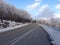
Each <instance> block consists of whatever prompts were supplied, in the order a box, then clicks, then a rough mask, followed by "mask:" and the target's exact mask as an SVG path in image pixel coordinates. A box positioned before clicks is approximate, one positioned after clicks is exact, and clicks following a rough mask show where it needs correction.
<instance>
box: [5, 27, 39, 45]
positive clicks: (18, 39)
mask: <svg viewBox="0 0 60 45" xmlns="http://www.w3.org/2000/svg"><path fill="white" fill-rule="evenodd" d="M37 27H38V26H36V27H35V28H33V29H32V30H30V31H28V32H27V33H25V34H23V35H22V36H19V37H17V38H15V39H14V40H12V41H10V42H8V43H6V44H5V45H8V44H10V45H14V44H15V43H17V42H18V41H20V40H22V39H23V38H24V37H25V36H27V35H28V34H29V33H31V32H32V31H33V30H34V29H36V28H37Z"/></svg>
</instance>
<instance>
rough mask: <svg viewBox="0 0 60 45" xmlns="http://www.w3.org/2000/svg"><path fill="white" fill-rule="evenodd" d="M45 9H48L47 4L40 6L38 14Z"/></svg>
mask: <svg viewBox="0 0 60 45" xmlns="http://www.w3.org/2000/svg"><path fill="white" fill-rule="evenodd" d="M46 7H48V4H46V5H43V6H41V8H40V9H39V12H42V11H43V10H44V9H45V8H46Z"/></svg>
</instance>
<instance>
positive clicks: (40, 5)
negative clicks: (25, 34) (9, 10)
mask: <svg viewBox="0 0 60 45" xmlns="http://www.w3.org/2000/svg"><path fill="white" fill-rule="evenodd" d="M5 1H6V2H7V3H9V4H11V5H14V6H15V7H17V8H19V9H23V10H26V11H28V12H29V13H30V14H31V16H32V17H33V18H34V17H36V16H38V15H39V14H40V13H41V12H43V11H44V10H45V8H47V7H48V8H49V9H50V11H52V12H53V13H54V15H55V16H56V17H59V16H60V0H5ZM47 10H48V9H47ZM52 16H53V15H52Z"/></svg>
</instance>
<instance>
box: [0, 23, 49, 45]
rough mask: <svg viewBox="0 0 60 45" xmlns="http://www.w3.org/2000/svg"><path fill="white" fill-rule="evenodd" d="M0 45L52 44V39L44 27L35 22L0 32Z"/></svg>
mask: <svg viewBox="0 0 60 45" xmlns="http://www.w3.org/2000/svg"><path fill="white" fill-rule="evenodd" d="M0 45H50V41H49V40H48V38H47V33H46V32H45V31H44V29H43V28H42V27H41V26H39V25H38V24H35V23H34V24H30V25H27V26H24V27H21V28H17V29H14V30H11V31H6V32H3V33H0Z"/></svg>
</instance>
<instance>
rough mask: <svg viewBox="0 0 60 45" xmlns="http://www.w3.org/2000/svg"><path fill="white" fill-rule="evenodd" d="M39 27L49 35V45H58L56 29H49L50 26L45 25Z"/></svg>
mask: <svg viewBox="0 0 60 45" xmlns="http://www.w3.org/2000/svg"><path fill="white" fill-rule="evenodd" d="M40 25H41V24H40ZM41 26H42V27H43V28H44V29H45V30H46V31H47V32H48V34H49V35H50V38H51V39H52V41H51V43H53V45H60V31H59V30H58V29H57V30H55V29H54V28H51V27H50V26H47V25H41Z"/></svg>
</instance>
